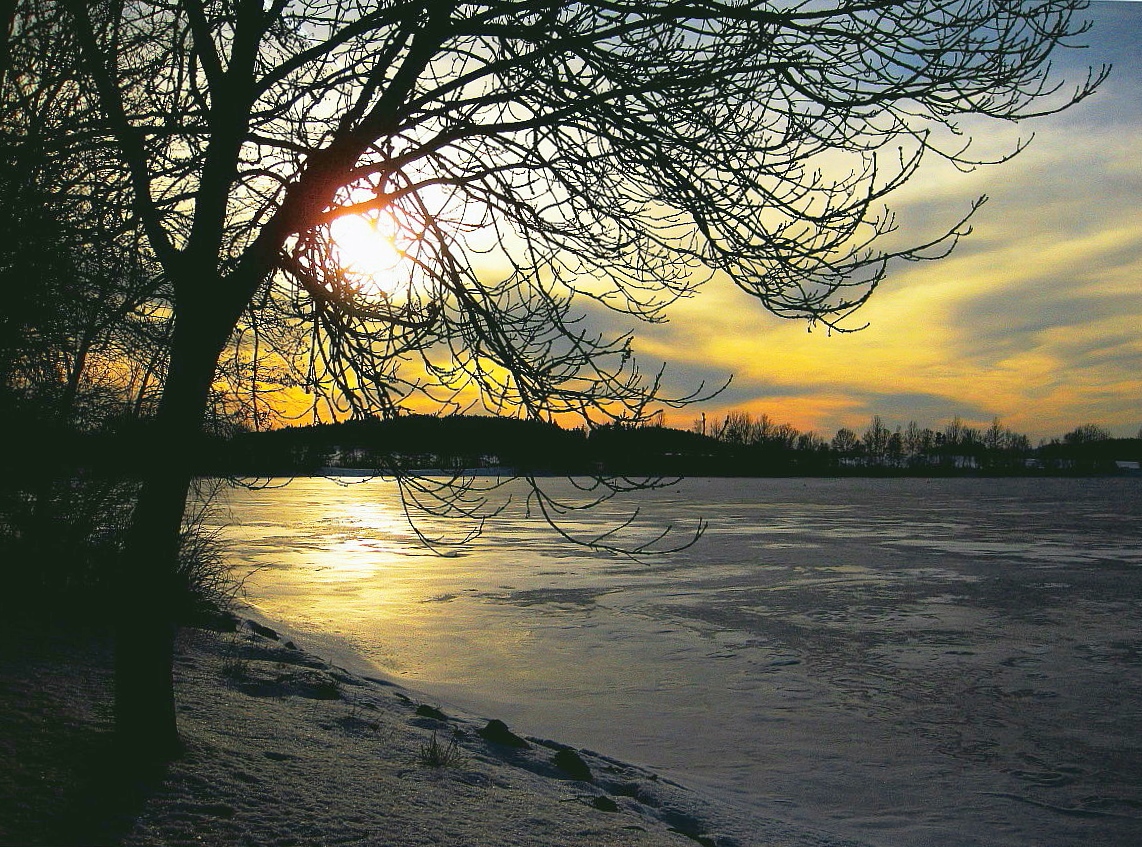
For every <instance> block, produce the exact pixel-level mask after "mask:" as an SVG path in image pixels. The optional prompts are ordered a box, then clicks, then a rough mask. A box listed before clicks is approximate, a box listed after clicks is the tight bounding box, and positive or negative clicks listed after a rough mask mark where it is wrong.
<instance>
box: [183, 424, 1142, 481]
mask: <svg viewBox="0 0 1142 847" xmlns="http://www.w3.org/2000/svg"><path fill="white" fill-rule="evenodd" d="M1140 458H1142V432H1140V433H1139V437H1138V438H1128V439H1116V438H1113V437H1112V436H1111V434H1110V433H1109V431H1107V430H1106V429H1104V428H1103V427H1100V426H1098V425H1095V424H1084V425H1082V426H1079V427H1076V428H1075V429H1073V430H1071V431H1070V432H1068V433H1066V434H1065V435H1063V436H1062V437H1061V438H1056V439H1050V440H1045V441H1042V442H1040V443H1039V444H1038V445H1036V446H1032V444H1031V441H1030V439H1029V438H1028V437H1027V436H1026V435H1024V434H1021V433H1017V432H1014V431H1012V430H1011V429H1010V428H1008V427H1006V426H1004V425H1003V423H1002V422H1001V421H1000V420H999V419H998V418H996V419H994V420H992V422H991V424H989V425H988V426H987V427H976V426H973V425H970V424H968V423H966V422H965V421H964V420H963V419H962V418H960V417H959V416H956V417H954V418H952V420H951V421H949V422H948V423H947V424H946V425H945V426H943V427H942V428H940V429H932V428H930V427H922V426H921V425H920V424H918V423H917V422H915V421H910V422H909V423H908V424H907V425H904V426H896V427H890V426H889V425H888V424H886V423H885V421H884V419H883V418H882V417H881V416H879V415H874V416H873V417H872V419H871V420H870V422H869V424H868V426H867V427H866V428H865V429H864V430H863V431H862V432H859V433H858V432H857V431H855V430H852V429H849V428H841V429H839V430H838V431H837V432H836V434H835V435H834V436H833V437H832V438H831V439H826V438H824V437H822V436H820V435H818V434H816V433H814V432H803V431H801V430H798V429H797V428H796V427H794V426H792V425H791V424H788V423H783V424H778V423H776V422H775V421H774V420H773V419H772V418H770V417H769V416H768V415H764V414H763V415H760V416H757V417H755V416H753V415H751V414H750V413H748V412H744V411H732V412H729V413H727V414H726V415H725V416H724V417H720V418H710V419H703V420H699V421H696V422H695V423H694V425H693V426H691V427H690V428H689V429H686V430H682V429H674V428H671V427H668V426H665V425H664V424H663V422H662V419H661V418H658V419H657V420H655V419H652V420H651V422H650V423H638V424H635V423H623V422H618V423H612V424H608V425H605V426H598V427H594V428H586V427H580V428H576V429H564V428H561V427H559V426H557V425H555V424H553V423H546V422H539V421H528V420H519V419H512V418H501V417H489V416H475V415H450V416H435V415H402V416H398V417H395V418H391V419H380V418H366V419H361V420H352V421H345V422H342V423H334V424H321V425H315V426H301V427H290V428H284V429H277V430H271V431H268V432H244V433H236V434H233V435H232V436H229V437H226V438H219V439H217V441H216V443H215V446H214V448H213V449H212V450H211V451H210V453H209V454H208V456H206V457H205V458H204V465H203V468H202V469H203V471H204V472H209V473H214V474H218V475H239V476H241V475H247V476H289V475H293V474H305V473H317V472H322V471H328V470H329V469H336V468H341V469H353V470H361V471H369V470H377V471H383V472H407V473H411V472H418V471H419V472H424V471H427V472H445V473H450V472H461V471H478V472H494V473H500V474H513V473H520V474H628V475H636V474H645V475H689V476H771V475H775V476H783V475H788V476H792V475H891V474H913V475H923V474H927V475H940V474H955V473H962V474H972V473H975V474H995V475H1002V474H1041V473H1085V474H1089V473H1117V472H1129V471H1130V470H1131V468H1130V463H1131V462H1134V463H1137V462H1138V461H1139V459H1140Z"/></svg>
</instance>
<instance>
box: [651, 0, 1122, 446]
mask: <svg viewBox="0 0 1142 847" xmlns="http://www.w3.org/2000/svg"><path fill="white" fill-rule="evenodd" d="M1087 15H1088V17H1090V18H1091V19H1092V20H1093V21H1094V27H1093V29H1092V31H1091V32H1090V33H1088V34H1087V35H1086V36H1084V38H1083V40H1084V42H1085V43H1086V44H1087V45H1089V47H1088V49H1085V50H1068V51H1063V52H1064V55H1063V56H1062V57H1061V58H1060V60H1059V61H1058V62H1057V68H1058V75H1060V76H1063V77H1065V78H1066V79H1068V80H1073V81H1074V82H1075V83H1078V82H1081V81H1082V79H1084V78H1085V73H1086V68H1087V66H1088V65H1094V66H1096V67H1097V66H1100V65H1102V64H1104V63H1111V64H1113V65H1114V70H1113V71H1112V74H1111V77H1110V79H1109V80H1108V81H1107V82H1106V83H1104V85H1103V86H1102V88H1101V89H1100V90H1099V91H1098V92H1097V93H1096V94H1095V95H1094V96H1093V97H1091V98H1089V99H1088V100H1086V101H1084V102H1082V103H1080V104H1078V105H1077V106H1075V107H1073V108H1071V109H1070V110H1068V111H1066V112H1064V113H1062V114H1060V115H1055V116H1051V117H1049V118H1045V119H1042V120H1039V121H1035V122H1033V123H1031V124H1028V125H1025V126H1023V127H1021V132H1022V133H1023V134H1027V133H1028V132H1034V135H1035V138H1034V140H1033V141H1032V143H1031V145H1030V147H1029V148H1028V149H1027V150H1026V151H1024V152H1023V153H1022V154H1021V155H1019V156H1018V157H1016V158H1015V159H1014V160H1013V161H1011V162H1008V163H1006V164H1004V165H1001V166H998V167H993V168H984V169H982V170H979V171H976V172H974V173H972V174H968V175H964V174H960V173H956V172H954V171H951V169H941V168H936V169H933V170H932V171H930V172H927V173H924V174H922V175H921V176H919V177H918V178H917V179H915V180H914V181H913V182H912V183H911V184H910V185H909V186H907V187H906V188H905V189H904V190H903V191H902V192H901V193H900V194H898V195H897V196H896V197H895V198H894V199H893V200H892V201H891V206H892V208H893V209H894V211H896V213H897V216H898V218H899V219H900V221H901V223H902V225H903V226H904V227H905V228H907V227H916V228H917V229H915V230H914V231H916V232H921V233H922V232H925V231H926V230H925V229H924V226H925V225H933V222H943V223H944V224H945V225H946V226H951V225H952V224H954V223H955V221H956V220H958V219H959V217H960V216H962V215H963V214H964V213H966V211H967V209H968V207H969V206H970V204H971V201H972V200H973V199H974V198H976V197H978V196H979V195H982V194H986V195H988V197H989V202H988V203H986V204H985V205H984V207H983V208H982V209H980V211H979V212H978V213H977V214H976V216H975V218H974V219H973V228H974V231H973V234H972V235H971V236H970V237H969V238H967V239H966V240H964V241H963V242H961V244H960V246H959V247H958V248H957V249H956V251H955V252H954V253H953V254H952V255H951V256H950V257H949V258H947V259H944V260H942V261H939V262H934V263H932V262H924V263H919V264H909V265H906V266H904V267H901V268H897V269H896V272H895V273H893V274H891V275H890V277H889V278H888V279H887V280H886V281H885V282H884V283H883V284H882V285H881V287H880V288H879V289H878V290H877V292H876V293H874V295H873V297H872V299H871V300H870V301H869V303H868V304H866V305H865V306H864V307H863V309H862V310H861V311H860V312H859V313H858V315H857V317H859V319H860V322H867V323H868V324H869V326H868V328H867V329H864V330H862V331H860V332H856V333H851V334H832V335H831V336H830V335H828V334H827V333H825V332H824V331H821V330H817V331H814V332H813V333H808V332H806V326H805V324H804V323H803V322H799V321H785V320H781V319H778V318H776V317H774V316H772V315H770V314H769V313H768V312H766V311H765V310H764V308H763V307H762V306H761V305H760V304H759V303H756V302H754V301H753V300H752V299H751V298H749V297H747V296H746V295H744V294H742V293H741V292H740V291H738V290H737V289H735V288H734V287H733V286H732V285H730V284H727V283H725V282H724V281H723V282H722V284H717V281H715V282H714V283H711V284H709V285H707V287H706V288H705V289H704V290H703V291H702V292H701V293H700V294H699V295H698V296H697V297H695V298H693V299H692V300H689V301H686V302H684V303H681V304H677V305H676V306H675V307H674V308H673V309H672V310H671V312H670V313H669V316H670V322H669V323H667V324H665V325H661V326H654V327H646V326H643V327H640V328H638V330H637V339H638V340H637V343H636V345H635V351H636V352H637V353H638V356H639V360H640V362H641V363H642V365H643V368H644V370H649V369H650V366H651V365H652V364H653V363H654V362H655V361H656V360H665V361H666V362H667V363H668V367H669V372H670V373H671V374H672V375H673V380H674V382H675V383H676V384H677V385H679V386H683V387H685V386H690V387H692V386H693V385H695V384H696V383H697V382H699V381H701V380H703V379H704V380H706V381H707V383H708V384H714V383H718V382H720V381H723V380H724V379H725V378H726V377H727V376H729V375H730V374H732V375H733V381H732V384H731V386H730V387H729V388H728V389H727V390H726V391H724V392H723V393H722V394H720V395H719V396H718V397H717V398H715V399H713V400H710V401H707V402H705V403H703V404H700V405H694V406H689V407H686V408H684V409H681V410H668V412H667V423H668V425H671V426H675V427H679V428H685V427H688V426H689V425H690V424H691V423H692V422H693V421H694V420H695V419H696V418H697V417H698V416H699V415H701V414H702V413H705V414H706V415H707V416H710V417H713V416H717V415H721V414H724V413H725V412H726V411H728V410H731V409H733V410H744V411H749V412H751V413H753V414H755V415H757V414H763V413H764V414H768V415H769V416H770V417H771V418H773V419H775V420H776V421H777V422H780V423H784V422H788V423H792V424H793V425H795V426H797V427H798V428H799V429H802V430H813V431H816V432H817V433H818V434H820V435H824V436H826V437H831V435H832V434H833V433H835V432H836V430H837V429H838V428H840V427H842V426H847V427H851V428H853V429H856V430H857V431H858V432H860V431H862V430H863V428H864V427H866V426H867V425H868V422H869V420H870V419H871V417H872V416H873V415H874V414H879V415H881V416H882V418H884V420H885V421H886V422H887V423H888V424H889V425H890V426H892V425H896V424H900V425H904V424H907V422H908V421H909V420H916V421H918V422H919V423H920V424H921V425H926V426H933V427H936V428H939V427H942V426H943V424H945V423H946V422H947V421H949V420H950V419H951V418H952V417H953V416H955V415H959V416H961V417H962V418H963V419H964V420H965V421H967V422H969V423H977V424H983V425H985V424H987V423H989V422H990V421H991V420H992V419H993V418H994V417H999V418H1000V419H1001V421H1002V422H1003V423H1004V424H1005V425H1006V426H1008V427H1010V428H1011V429H1013V430H1015V431H1017V432H1021V433H1025V434H1027V435H1029V436H1031V438H1032V440H1033V441H1034V440H1038V439H1040V438H1049V437H1058V436H1061V435H1062V434H1063V433H1065V432H1067V431H1069V430H1071V429H1073V428H1074V427H1076V426H1078V425H1080V424H1084V423H1096V424H1099V425H1101V426H1103V427H1105V428H1106V429H1108V430H1109V431H1110V432H1111V433H1112V434H1113V435H1116V436H1121V437H1127V436H1134V435H1136V434H1137V433H1138V431H1139V428H1140V427H1142V2H1126V1H1125V0H1115V1H1114V2H1111V1H1110V0H1101V2H1094V3H1092V4H1091V8H1090V10H1089V11H1088V13H1087ZM982 140H983V141H987V139H982ZM928 231H930V230H928Z"/></svg>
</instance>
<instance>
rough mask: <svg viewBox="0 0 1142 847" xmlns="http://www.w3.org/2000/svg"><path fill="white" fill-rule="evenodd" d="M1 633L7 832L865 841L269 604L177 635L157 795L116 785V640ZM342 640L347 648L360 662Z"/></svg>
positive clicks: (663, 842)
mask: <svg viewBox="0 0 1142 847" xmlns="http://www.w3.org/2000/svg"><path fill="white" fill-rule="evenodd" d="M244 611H246V610H243V612H244ZM258 618H261V620H258ZM5 629H8V627H5ZM5 635H6V636H7V639H6V640H7V647H6V650H5V652H6V654H7V655H5V656H3V657H2V658H3V668H2V669H3V680H4V683H5V685H4V687H3V689H0V725H2V726H3V728H4V733H3V736H2V737H3V738H4V743H3V748H2V752H3V759H5V760H7V761H4V762H0V764H2V765H3V767H2V768H0V772H2V773H3V775H2V776H0V796H4V797H7V798H10V799H9V800H6V801H5V803H6V804H10V805H11V808H9V809H7V810H6V813H5V814H2V815H0V821H3V822H0V843H5V844H8V843H21V844H27V845H34V844H65V843H66V844H122V845H125V847H152V845H154V846H156V847H157V845H182V844H188V845H189V844H209V845H215V846H216V847H230V845H233V847H238V845H248V844H259V845H280V847H289V845H324V844H358V845H378V847H379V846H380V845H386V847H387V845H393V847H397V845H399V847H415V845H430V844H431V845H441V844H445V845H455V847H461V845H463V847H482V845H488V847H492V845H497V847H502V845H535V847H540V845H542V846H543V847H564V846H565V847H580V845H581V846H582V847H626V845H630V847H693V845H694V844H702V845H707V847H750V845H762V844H764V845H767V847H782V845H785V847H794V845H796V847H840V845H842V844H846V845H847V844H850V843H851V842H847V841H842V840H839V839H833V838H826V837H823V836H819V835H816V834H813V833H809V832H805V831H800V830H795V829H792V828H789V827H787V826H786V825H784V824H781V823H779V822H776V821H771V822H770V821H767V822H763V826H762V827H761V828H762V829H763V830H764V831H759V830H758V824H757V822H756V821H750V822H749V823H746V822H744V821H743V820H740V819H737V818H736V816H735V814H734V810H733V809H731V808H730V807H720V806H719V805H718V803H717V802H716V801H715V800H712V799H710V798H706V797H703V796H700V795H698V794H696V793H694V792H692V791H690V790H688V789H687V788H685V787H683V786H681V785H679V784H677V783H675V782H672V781H671V780H669V779H665V778H663V777H660V776H659V775H658V774H655V773H653V772H652V771H650V770H647V769H645V768H642V767H639V766H636V765H629V764H626V763H623V762H620V761H618V760H616V759H612V758H610V757H608V756H606V755H604V754H600V753H594V752H591V751H586V750H573V749H572V748H570V747H567V746H566V745H563V744H560V743H559V742H557V741H550V740H546V739H541V738H534V737H524V738H520V736H517V735H515V734H514V733H512V732H511V731H510V728H507V727H503V725H502V724H499V726H497V724H498V722H497V721H495V720H494V719H493V720H490V721H489V720H488V719H486V718H476V717H474V716H471V715H465V714H452V713H451V712H450V711H449V710H448V709H447V707H444V708H443V709H442V708H441V705H440V704H439V703H433V702H431V700H426V699H425V698H424V697H422V696H421V695H418V694H417V693H416V692H413V691H410V690H408V689H405V688H404V687H403V686H401V685H399V684H397V683H395V682H393V681H392V680H388V679H385V678H383V676H382V675H378V674H369V675H362V674H360V673H357V672H354V671H350V670H347V669H346V668H345V667H343V666H342V665H341V664H335V663H333V662H329V661H326V660H324V659H322V658H319V657H318V656H316V655H313V654H312V653H310V652H307V650H306V649H302V648H299V646H298V645H297V644H296V643H295V642H294V641H293V640H291V639H290V638H288V637H285V636H283V635H281V634H280V633H279V632H278V631H277V629H275V628H274V627H273V625H272V622H270V621H267V620H266V619H265V618H264V616H262V615H260V614H258V613H257V612H256V611H255V612H254V614H253V615H247V616H244V617H243V618H240V619H239V620H238V624H237V628H236V630H235V631H234V632H233V633H220V632H215V631H212V630H204V629H192V628H186V629H183V630H182V631H181V632H180V636H179V642H178V648H177V651H176V658H175V676H176V700H177V703H178V709H179V724H180V733H181V735H182V737H183V741H184V743H185V745H186V753H185V754H184V755H183V756H182V757H181V758H180V759H179V760H177V761H175V762H173V763H172V764H171V765H170V767H169V768H168V769H167V771H166V773H165V774H164V776H163V777H162V779H161V780H160V781H159V782H158V783H157V784H155V785H152V786H149V787H148V789H147V790H146V791H145V793H144V794H142V795H137V796H133V797H131V798H122V797H114V798H111V797H108V786H107V784H106V783H107V779H106V777H107V773H108V772H109V769H108V768H107V767H106V765H107V757H108V755H109V753H110V730H111V726H110V682H111V670H110V655H111V654H110V642H109V640H108V639H107V638H106V636H102V637H100V636H98V635H96V634H93V633H90V632H86V633H85V632H79V633H66V634H64V635H61V636H56V635H51V634H48V635H45V634H44V633H42V632H40V633H37V632H34V631H33V632H25V633H23V634H22V636H21V635H16V636H12V634H11V633H7V632H6V633H5ZM21 638H22V640H21ZM336 652H338V653H342V655H340V656H336V657H335V659H334V661H335V662H336V661H337V660H338V659H343V658H345V657H344V655H343V651H336ZM362 661H363V660H362ZM21 671H22V673H21ZM524 745H526V746H524ZM124 803H125V804H126V805H124Z"/></svg>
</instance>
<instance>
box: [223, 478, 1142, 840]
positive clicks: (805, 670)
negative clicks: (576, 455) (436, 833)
mask: <svg viewBox="0 0 1142 847" xmlns="http://www.w3.org/2000/svg"><path fill="white" fill-rule="evenodd" d="M547 484H550V485H554V486H556V487H558V486H560V485H566V483H563V482H561V481H550V482H548V483H547ZM226 499H227V508H226V510H224V513H225V516H226V520H227V522H228V523H229V524H230V525H229V526H228V528H227V531H226V538H227V539H228V544H229V550H230V555H231V558H232V559H233V560H234V562H235V563H236V565H237V566H238V572H239V573H240V574H242V573H246V572H247V571H250V570H251V568H259V569H258V570H256V571H255V572H254V573H252V574H251V575H250V576H249V578H248V580H247V583H246V590H247V600H248V601H249V602H250V603H251V604H252V605H254V606H255V607H256V608H258V609H259V610H260V611H261V612H262V613H264V614H265V615H266V616H267V617H269V618H272V619H274V620H277V621H280V622H282V623H283V624H285V625H286V626H288V627H291V628H292V629H294V630H296V631H298V632H300V633H305V634H307V635H309V636H310V637H311V638H312V639H316V640H317V641H320V640H321V639H329V638H335V639H337V640H338V641H339V642H340V643H341V644H344V645H347V646H348V647H350V648H351V649H352V650H353V651H355V652H356V653H357V654H358V655H359V656H360V657H361V658H362V659H363V661H365V662H368V663H371V664H372V665H374V666H375V667H377V668H379V669H380V670H382V671H383V672H385V673H386V674H388V675H389V676H391V677H394V678H396V679H397V680H399V681H400V682H402V683H403V684H405V685H407V686H408V687H410V688H413V689H415V690H418V691H421V692H424V693H425V694H426V695H427V696H429V697H432V698H436V700H437V701H438V702H439V703H440V704H447V705H452V706H454V707H458V708H461V709H465V710H467V711H470V712H473V713H475V714H479V715H484V716H486V717H498V718H501V719H502V720H504V721H506V722H507V723H508V724H509V725H510V726H512V728H513V729H515V730H517V731H519V732H523V733H526V734H530V735H536V736H545V737H548V738H554V739H558V740H560V741H564V742H566V743H569V744H574V745H576V746H579V747H585V748H590V749H594V750H598V751H600V752H603V753H606V754H609V755H612V756H616V757H618V758H621V759H625V760H628V761H632V762H637V763H640V764H644V765H648V766H650V767H652V768H654V769H656V770H658V771H660V772H662V773H664V774H667V775H669V776H671V777H673V778H675V779H677V780H679V781H681V782H683V783H685V784H687V785H690V786H692V787H694V788H697V789H700V790H703V791H704V792H705V793H707V794H711V795H716V796H718V797H720V798H722V799H723V800H726V801H728V802H730V803H732V804H734V805H736V806H737V807H738V808H739V809H740V810H741V814H742V815H743V816H746V817H748V816H750V815H754V816H758V817H759V818H768V819H778V820H781V821H784V822H788V823H791V824H795V825H801V826H805V827H806V828H811V829H813V830H814V831H817V832H823V833H827V834H830V835H832V836H835V837H837V838H838V839H839V838H850V839H853V840H855V841H858V842H861V843H866V844H871V845H884V846H885V847H916V845H929V844H930V845H944V846H945V847H959V845H963V847H968V845H980V846H981V847H983V845H987V847H1004V845H1010V846H1011V847H1015V846H1016V845H1019V847H1029V845H1044V847H1047V846H1048V845H1049V846H1050V847H1070V845H1074V847H1079V845H1083V847H1086V845H1091V844H1095V843H1097V844H1100V845H1123V847H1125V845H1135V844H1138V843H1142V731H1140V730H1139V727H1140V726H1142V480H1138V479H1081V480H1066V479H1006V480H994V479H942V480H921V479H881V480H872V479H844V480H842V479H783V480H770V479H692V480H685V481H683V482H682V483H680V484H679V485H678V486H675V487H673V488H670V489H666V490H662V491H655V492H643V493H640V494H638V495H636V496H635V497H634V498H633V499H630V500H627V501H624V502H621V503H609V504H607V505H606V506H605V507H602V508H600V509H597V510H594V511H591V512H588V513H576V514H575V515H574V516H573V517H574V521H575V523H576V524H577V528H578V529H580V530H582V531H584V532H593V531H600V530H602V529H604V528H606V527H607V526H609V525H613V524H614V523H615V522H616V521H617V520H619V519H620V516H621V515H622V514H625V512H624V509H625V510H627V511H629V509H630V508H632V507H633V506H635V505H637V506H638V507H639V508H640V510H641V511H640V517H639V520H640V522H643V523H645V524H646V525H649V526H656V525H664V524H665V523H668V522H671V521H673V522H675V523H676V524H678V526H679V530H680V531H681V532H683V533H684V532H685V531H686V528H687V527H690V528H693V526H694V525H695V522H696V521H697V520H699V519H705V520H706V521H708V522H709V526H708V529H707V531H706V533H705V535H704V537H703V538H701V539H700V540H699V541H698V542H697V543H696V544H695V545H693V546H692V547H690V548H688V549H686V550H684V551H682V552H679V553H675V554H672V555H669V556H648V557H643V558H640V559H637V560H632V559H630V558H626V557H622V556H616V555H611V554H598V553H592V552H591V551H589V550H586V549H583V548H577V547H573V546H570V545H568V544H567V543H566V542H564V541H562V540H560V539H558V538H557V537H556V536H555V535H554V533H552V532H551V531H550V530H548V529H547V528H546V527H545V526H544V525H543V523H542V522H541V521H539V520H536V519H527V518H526V517H525V516H523V515H522V513H521V512H520V510H515V511H510V512H509V513H505V514H504V515H502V516H501V517H500V518H499V519H498V520H493V521H491V522H489V524H488V525H487V527H486V528H485V532H484V534H483V535H482V536H481V537H480V538H478V539H476V540H475V541H473V542H471V543H470V544H468V545H466V546H464V547H462V548H460V549H459V551H458V555H455V556H452V557H441V556H437V555H434V554H433V553H431V552H430V551H428V550H426V549H424V547H423V546H421V545H420V544H419V543H418V542H417V540H416V538H415V536H414V535H413V534H412V532H411V531H410V530H409V527H408V525H407V523H406V522H405V520H404V517H403V513H402V511H401V509H400V501H399V498H398V496H397V492H396V488H395V486H394V485H393V484H392V483H391V482H385V481H383V480H370V481H363V482H359V483H358V484H353V485H344V484H339V483H338V482H336V481H333V480H329V479H324V478H303V479H297V480H294V481H292V482H291V483H290V484H289V485H287V486H285V487H282V488H273V489H263V490H252V491H251V490H242V489H237V490H234V491H231V492H230V493H229V494H228V496H227V498H226Z"/></svg>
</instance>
